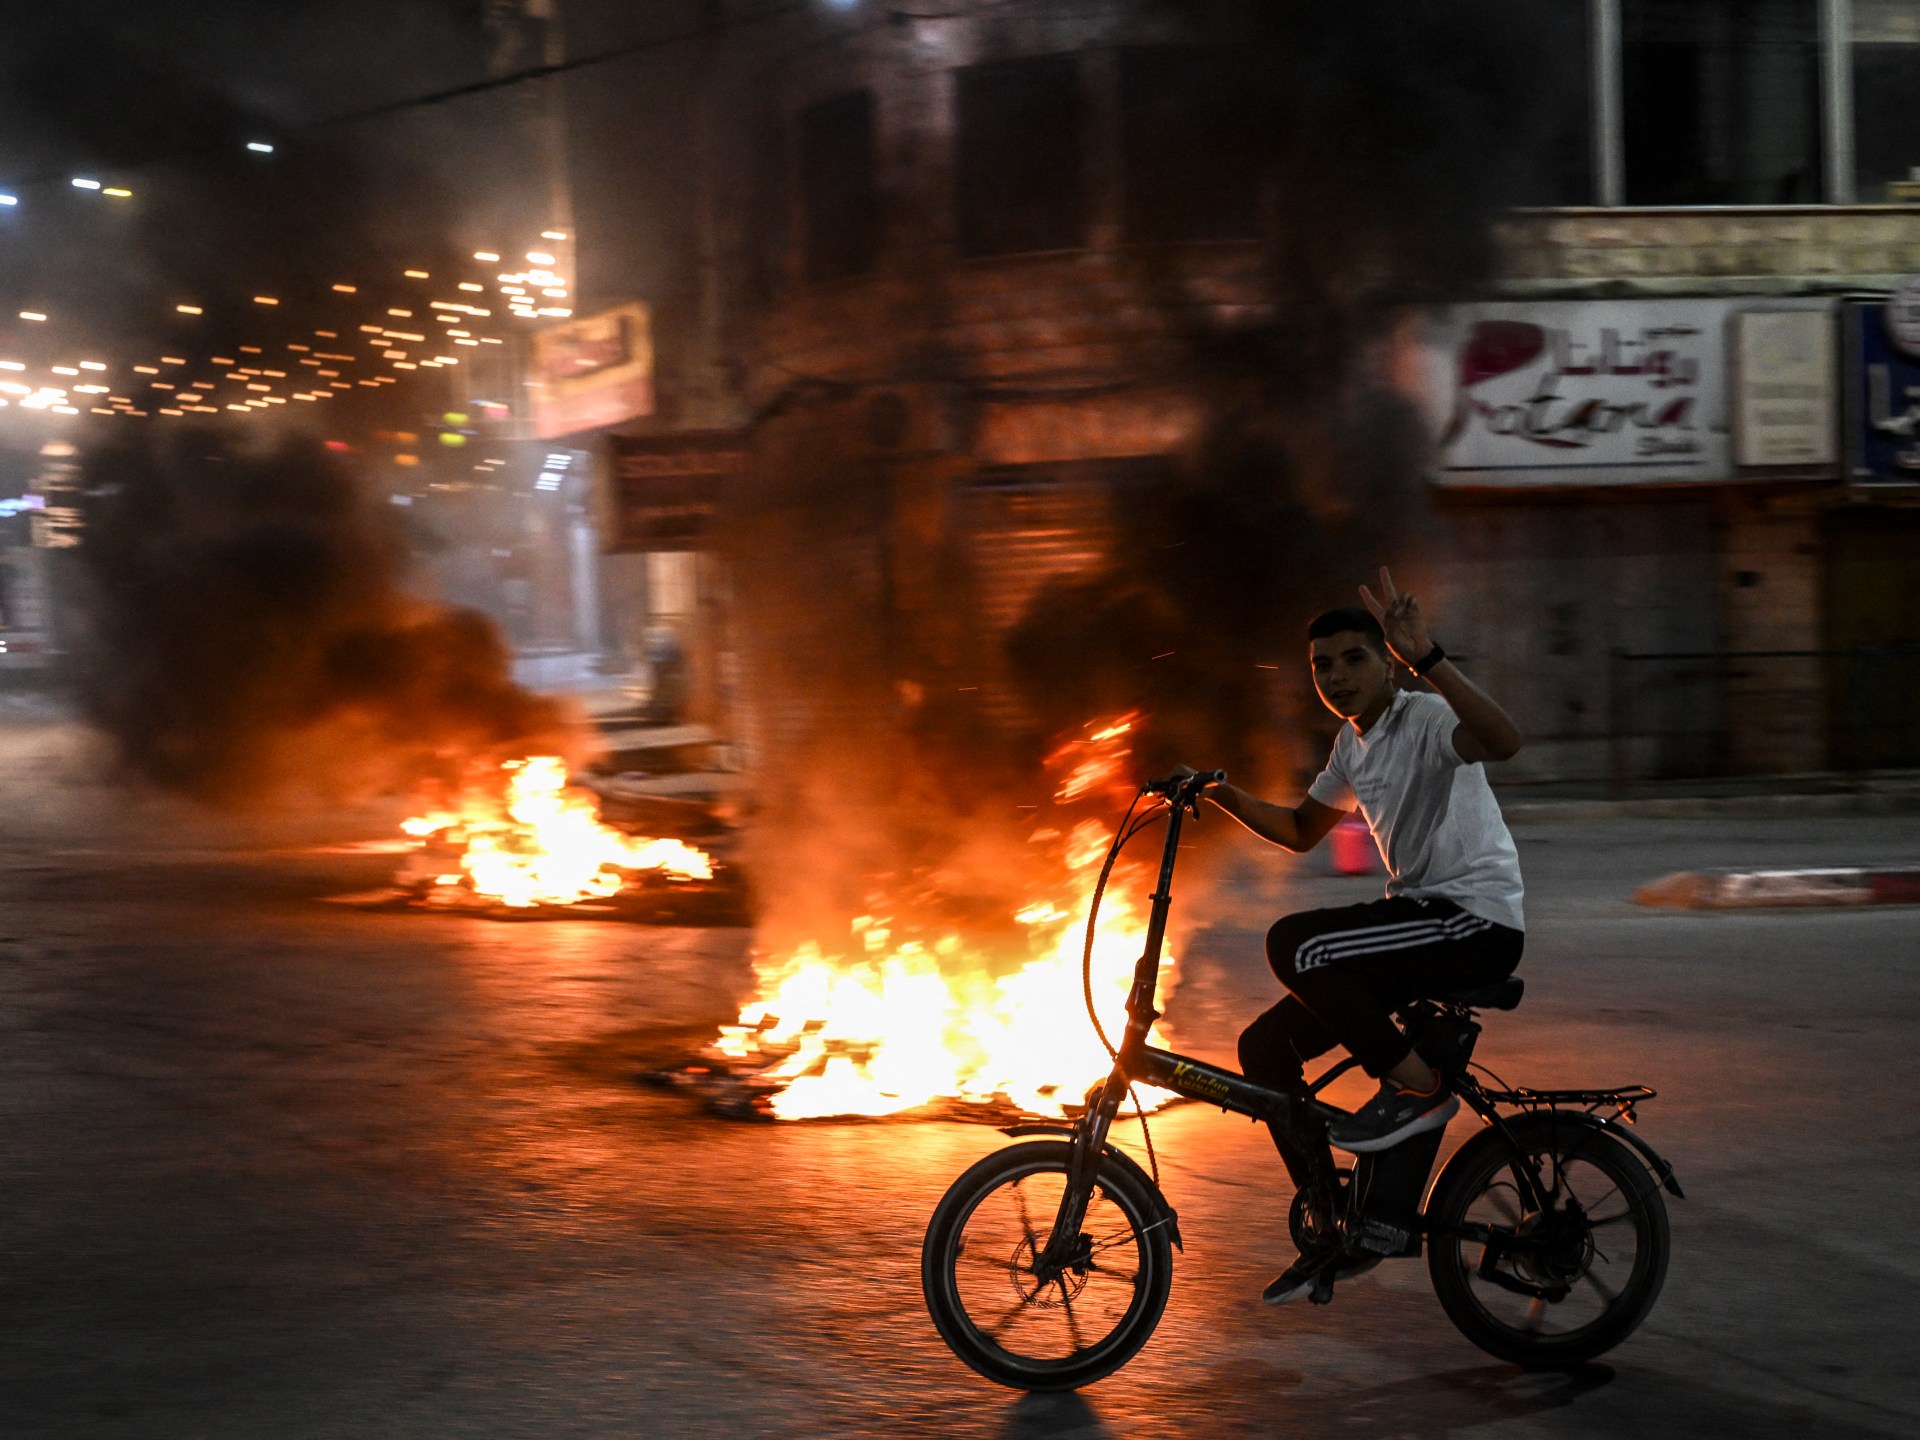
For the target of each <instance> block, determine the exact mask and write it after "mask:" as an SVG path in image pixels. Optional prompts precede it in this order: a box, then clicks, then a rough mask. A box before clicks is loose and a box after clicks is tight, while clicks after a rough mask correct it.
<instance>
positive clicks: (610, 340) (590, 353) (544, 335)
mask: <svg viewBox="0 0 1920 1440" xmlns="http://www.w3.org/2000/svg"><path fill="white" fill-rule="evenodd" d="M533 374H534V378H533V381H532V384H533V433H534V434H535V435H536V436H538V437H539V438H540V439H542V440H555V439H559V438H560V437H562V436H565V435H575V434H578V433H580V432H581V431H583V430H591V429H594V428H596V427H599V426H603V425H618V424H621V423H622V422H624V421H627V420H631V419H634V418H635V417H637V416H641V415H651V414H652V413H653V336H652V332H651V330H650V328H649V323H648V312H647V307H646V306H645V305H639V304H632V305H621V306H618V307H616V308H614V309H612V310H605V311H602V312H601V313H599V314H597V315H583V316H580V317H579V318H577V319H574V320H570V321H568V322H567V323H566V324H564V325H556V326H553V327H552V328H550V329H547V330H543V331H541V332H540V334H538V335H536V336H535V337H534V342H533Z"/></svg>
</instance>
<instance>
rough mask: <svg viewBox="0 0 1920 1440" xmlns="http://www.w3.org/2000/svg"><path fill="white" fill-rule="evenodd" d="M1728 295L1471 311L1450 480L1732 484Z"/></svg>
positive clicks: (1462, 340) (1455, 393) (1449, 455)
mask: <svg viewBox="0 0 1920 1440" xmlns="http://www.w3.org/2000/svg"><path fill="white" fill-rule="evenodd" d="M1731 308H1732V302H1730V301H1725V300H1606V301H1547V302H1541V303H1537V304H1520V303H1515V304H1499V305H1476V306H1472V307H1470V308H1469V309H1467V310H1465V311H1464V312H1462V313H1461V315H1460V317H1459V318H1460V319H1461V320H1462V321H1464V330H1463V333H1461V334H1460V336H1459V343H1458V345H1457V347H1456V348H1455V349H1454V351H1453V353H1452V357H1451V358H1452V364H1451V367H1450V368H1451V375H1450V376H1449V380H1450V388H1451V392H1452V399H1451V404H1450V408H1449V416H1448V419H1447V422H1446V428H1445V430H1444V432H1443V434H1442V450H1441V460H1440V480H1441V482H1442V483H1443V484H1455V485H1504V486H1529V485H1567V484H1585V485H1619V484H1630V483H1636V482H1648V481H1673V480H1724V479H1727V478H1728V477H1729V476H1730V475H1731V474H1732V471H1733V451H1732V446H1731V444H1730V441H1729V437H1728V419H1727V367H1726V359H1725V355H1726V343H1725V326H1726V318H1727V315H1728V313H1729V312H1730V310H1731Z"/></svg>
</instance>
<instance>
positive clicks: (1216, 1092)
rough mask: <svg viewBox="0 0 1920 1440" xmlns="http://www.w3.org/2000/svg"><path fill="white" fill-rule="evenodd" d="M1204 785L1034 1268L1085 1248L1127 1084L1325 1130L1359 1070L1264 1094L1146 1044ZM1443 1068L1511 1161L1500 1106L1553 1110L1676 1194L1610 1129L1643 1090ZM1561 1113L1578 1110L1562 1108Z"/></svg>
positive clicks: (1544, 1200)
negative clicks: (1513, 1080) (1502, 1086)
mask: <svg viewBox="0 0 1920 1440" xmlns="http://www.w3.org/2000/svg"><path fill="white" fill-rule="evenodd" d="M1207 778H1208V777H1203V776H1195V777H1192V779H1191V780H1189V781H1188V782H1187V783H1186V784H1183V785H1178V786H1175V787H1173V789H1172V793H1170V794H1168V795H1167V796H1166V797H1165V798H1166V800H1167V805H1168V817H1167V833H1166V840H1165V844H1164V846H1163V848H1162V850H1161V856H1160V873H1159V879H1158V883H1157V884H1156V885H1155V887H1154V890H1153V894H1152V897H1151V901H1152V905H1151V909H1150V911H1149V913H1148V920H1147V934H1146V942H1145V944H1144V946H1143V947H1142V949H1141V954H1140V958H1139V960H1138V961H1137V962H1135V965H1134V972H1133V984H1132V986H1131V988H1130V989H1129V991H1128V994H1127V1006H1126V1011H1127V1025H1126V1029H1125V1031H1124V1032H1123V1034H1122V1037H1121V1040H1120V1044H1119V1047H1118V1048H1117V1050H1116V1052H1115V1055H1114V1066H1113V1070H1112V1071H1111V1073H1110V1074H1109V1075H1108V1077H1107V1079H1106V1080H1105V1081H1104V1082H1103V1083H1102V1084H1101V1085H1100V1087H1099V1089H1098V1090H1097V1091H1096V1092H1094V1093H1093V1094H1092V1095H1090V1097H1089V1101H1090V1103H1089V1104H1088V1106H1087V1109H1086V1111H1085V1113H1084V1114H1083V1115H1082V1116H1081V1117H1080V1119H1079V1120H1078V1121H1077V1122H1076V1123H1075V1124H1074V1126H1073V1128H1072V1136H1073V1158H1072V1161H1071V1166H1070V1171H1069V1176H1068V1184H1067V1186H1066V1189H1065V1192H1064V1193H1063V1194H1062V1196H1061V1198H1060V1207H1059V1211H1058V1213H1057V1215H1056V1217H1055V1221H1054V1227H1053V1230H1052V1232H1051V1234H1050V1235H1049V1236H1048V1239H1047V1244H1046V1246H1045V1248H1044V1249H1043V1250H1042V1252H1041V1253H1040V1254H1039V1255H1038V1256H1036V1257H1035V1269H1036V1270H1046V1269H1054V1270H1057V1269H1060V1268H1063V1267H1065V1266H1067V1265H1070V1264H1072V1263H1073V1261H1074V1259H1075V1258H1076V1254H1077V1252H1078V1251H1079V1250H1080V1249H1081V1248H1082V1247H1083V1246H1084V1244H1085V1241H1084V1239H1083V1237H1082V1236H1081V1234H1080V1227H1081V1223H1082V1222H1083V1221H1084V1219H1085V1218H1086V1208H1087V1205H1088V1202H1089V1201H1090V1199H1091V1198H1092V1194H1093V1184H1094V1177H1095V1174H1096V1172H1097V1171H1098V1168H1099V1165H1100V1161H1101V1157H1102V1155H1103V1154H1105V1153H1106V1152H1107V1150H1108V1146H1107V1136H1108V1132H1109V1131H1110V1130H1111V1128H1112V1126H1113V1122H1114V1120H1115V1119H1116V1118H1117V1117H1118V1115H1119V1113H1120V1106H1121V1104H1122V1102H1123V1101H1124V1100H1125V1099H1126V1097H1127V1095H1128V1093H1129V1089H1130V1087H1131V1086H1132V1085H1133V1084H1135V1083H1145V1084H1149V1085H1156V1086H1159V1087H1160V1088H1162V1089H1165V1090H1171V1091H1173V1092H1174V1093H1175V1094H1177V1095H1182V1096H1185V1097H1187V1098H1188V1099H1191V1100H1199V1101H1203V1102H1205V1103H1206V1104H1209V1105H1216V1106H1218V1107H1219V1108H1220V1109H1222V1110H1224V1111H1231V1112H1232V1113H1234V1114H1237V1115H1246V1116H1249V1117H1251V1118H1253V1119H1255V1120H1262V1121H1266V1122H1268V1123H1270V1124H1274V1125H1279V1126H1282V1127H1286V1128H1290V1129H1295V1130H1305V1129H1307V1128H1309V1127H1310V1126H1311V1124H1312V1123H1313V1122H1315V1121H1318V1122H1320V1123H1325V1122H1327V1121H1330V1120H1332V1119H1335V1118H1337V1117H1340V1116H1343V1115H1345V1114H1346V1113H1347V1112H1345V1111H1343V1110H1340V1109H1339V1108H1337V1107H1335V1106H1333V1105H1329V1104H1327V1103H1326V1102H1324V1101H1322V1100H1320V1099H1319V1098H1318V1095H1319V1092H1320V1091H1321V1090H1323V1089H1325V1088H1326V1087H1327V1086H1328V1085H1329V1084H1331V1083H1332V1082H1333V1081H1334V1080H1335V1079H1337V1078H1338V1077H1340V1076H1341V1075H1344V1074H1346V1073H1347V1072H1348V1071H1349V1070H1351V1069H1353V1068H1354V1067H1355V1066H1356V1065H1357V1064H1358V1063H1359V1062H1358V1061H1357V1060H1355V1059H1353V1058H1351V1057H1349V1058H1347V1059H1345V1060H1341V1061H1339V1062H1337V1063H1336V1064H1334V1065H1332V1066H1330V1067H1329V1068H1328V1069H1327V1070H1326V1071H1325V1072H1324V1073H1323V1074H1321V1075H1320V1076H1319V1077H1318V1078H1317V1079H1315V1080H1313V1081H1312V1082H1311V1083H1310V1084H1309V1085H1308V1086H1307V1088H1306V1090H1305V1092H1304V1093H1302V1092H1298V1091H1290V1090H1273V1089H1269V1088H1268V1087H1266V1086H1264V1085H1259V1084H1256V1083H1254V1082H1253V1081H1251V1080H1249V1079H1247V1077H1246V1076H1244V1075H1242V1074H1239V1073H1238V1072H1236V1071H1232V1070H1226V1069H1222V1068H1221V1067H1220V1066H1217V1065H1211V1064H1208V1063H1207V1062H1206V1061H1204V1060H1196V1059H1194V1058H1192V1057H1190V1056H1185V1055H1177V1054H1175V1053H1173V1052H1172V1051H1170V1050H1162V1049H1159V1048H1158V1047H1156V1046H1152V1045H1149V1044H1147V1034H1148V1032H1149V1031H1150V1030H1151V1029H1152V1027H1153V1023H1154V1022H1155V1021H1156V1020H1158V1019H1159V1018H1160V1011H1159V1010H1158V1009H1157V1008H1156V1007H1155V1005H1154V999H1155V995H1156V992H1157V990H1158V988H1159V980H1160V962H1161V957H1162V952H1163V950H1164V947H1165V944H1166V933H1167V919H1168V916H1169V915H1170V914H1171V913H1172V909H1173V871H1174V863H1175V861H1176V860H1177V859H1178V857H1179V851H1180V834H1181V830H1182V827H1183V826H1184V824H1185V821H1186V817H1187V815H1188V813H1189V812H1191V813H1193V814H1195V815H1197V814H1198V813H1199V798H1200V794H1201V792H1202V790H1204V788H1205V784H1206V780H1207ZM1434 1003H1438V1002H1434ZM1445 1068H1446V1071H1447V1076H1448V1079H1449V1081H1450V1083H1452V1085H1453V1088H1454V1090H1455V1093H1456V1094H1458V1095H1459V1096H1460V1098H1461V1100H1462V1101H1463V1102H1465V1104H1466V1105H1467V1107H1468V1108H1469V1109H1471V1110H1472V1111H1473V1112H1474V1113H1475V1114H1477V1115H1478V1116H1479V1117H1480V1118H1481V1119H1482V1120H1483V1121H1485V1122H1486V1123H1487V1124H1488V1125H1490V1126H1492V1127H1493V1128H1495V1129H1496V1130H1498V1131H1499V1132H1500V1134H1501V1135H1502V1136H1503V1137H1504V1138H1505V1139H1506V1141H1507V1143H1508V1144H1509V1146H1511V1147H1512V1149H1513V1151H1514V1153H1515V1154H1516V1155H1519V1154H1520V1153H1521V1147H1520V1145H1519V1142H1518V1141H1517V1140H1516V1139H1515V1138H1514V1136H1513V1135H1512V1133H1511V1132H1510V1131H1509V1129H1508V1127H1507V1124H1506V1121H1505V1119H1504V1118H1503V1117H1502V1116H1501V1115H1500V1113H1499V1110H1498V1108H1497V1107H1498V1106H1499V1105H1500V1104H1510V1105H1514V1106H1517V1107H1518V1108H1520V1109H1522V1110H1536V1109H1552V1110H1555V1111H1556V1112H1557V1113H1567V1114H1569V1118H1570V1119H1572V1120H1574V1121H1575V1122H1576V1123H1581V1124H1585V1125H1591V1126H1593V1127H1595V1128H1604V1129H1606V1130H1608V1131H1609V1132H1610V1133H1613V1134H1616V1135H1619V1136H1620V1137H1621V1138H1622V1139H1623V1140H1625V1141H1626V1142H1627V1143H1629V1144H1631V1145H1632V1146H1633V1147H1634V1148H1635V1149H1636V1150H1638V1151H1640V1152H1641V1154H1642V1155H1643V1156H1644V1157H1645V1158H1646V1160H1647V1161H1648V1163H1649V1165H1650V1166H1651V1168H1652V1169H1653V1172H1654V1175H1655V1177H1656V1178H1657V1179H1658V1180H1659V1181H1660V1182H1661V1184H1662V1185H1663V1186H1664V1187H1665V1188H1666V1189H1668V1190H1669V1191H1670V1192H1671V1193H1673V1194H1674V1195H1676V1196H1677V1195H1679V1194H1680V1193H1681V1191H1680V1188H1679V1184H1678V1182H1677V1181H1676V1180H1675V1179H1674V1176H1673V1167H1672V1166H1671V1165H1669V1164H1668V1163H1667V1162H1666V1161H1665V1160H1664V1159H1662V1158H1661V1157H1660V1156H1659V1155H1658V1154H1656V1153H1655V1152H1654V1151H1653V1149H1652V1148H1651V1147H1650V1146H1648V1145H1647V1144H1646V1143H1645V1142H1644V1141H1642V1140H1641V1139H1640V1138H1639V1136H1637V1135H1634V1134H1631V1133H1630V1132H1627V1131H1624V1130H1623V1129H1622V1128H1621V1127H1620V1126H1619V1125H1618V1124H1616V1123H1615V1122H1616V1121H1618V1120H1624V1121H1626V1122H1627V1123H1629V1124H1630V1123H1631V1122H1632V1120H1633V1106H1634V1105H1635V1103H1637V1102H1638V1101H1639V1100H1643V1099H1649V1098H1651V1097H1652V1095H1653V1092H1652V1091H1651V1090H1648V1089H1646V1088H1645V1087H1644V1086H1630V1087H1626V1088H1624V1089H1620V1090H1587V1091H1545V1090H1541V1091H1534V1090H1519V1091H1506V1090H1493V1091H1490V1090H1488V1089H1487V1088H1486V1087H1484V1086H1482V1085H1481V1084H1480V1083H1479V1081H1478V1080H1477V1079H1476V1078H1475V1077H1474V1076H1472V1075H1471V1074H1469V1073H1468V1072H1467V1070H1466V1067H1465V1065H1464V1064H1461V1065H1455V1066H1448V1067H1445ZM1562 1106H1568V1107H1578V1108H1575V1109H1570V1110H1569V1111H1561V1109H1560V1107H1562ZM1605 1106H1612V1107H1614V1113H1613V1114H1612V1115H1609V1116H1601V1115H1600V1114H1598V1113H1597V1112H1598V1110H1599V1109H1600V1108H1602V1107H1605ZM1324 1148H1325V1147H1324V1146H1321V1147H1319V1148H1318V1149H1317V1150H1316V1151H1315V1152H1314V1153H1315V1154H1316V1156H1317V1155H1318V1154H1320V1153H1322V1152H1324ZM1516 1175H1517V1177H1518V1179H1519V1182H1520V1183H1521V1184H1522V1185H1524V1186H1525V1187H1526V1188H1527V1189H1528V1190H1529V1192H1531V1193H1530V1194H1529V1197H1528V1198H1529V1200H1530V1201H1531V1202H1532V1203H1534V1204H1535V1205H1536V1206H1539V1207H1542V1208H1544V1207H1546V1206H1547V1204H1548V1197H1547V1195H1546V1192H1545V1190H1544V1188H1543V1187H1542V1185H1541V1183H1540V1181H1539V1178H1538V1177H1537V1176H1535V1175H1534V1173H1533V1171H1532V1169H1531V1167H1528V1166H1517V1167H1516ZM1333 1178H1334V1177H1333V1175H1332V1173H1331V1168H1330V1166H1329V1167H1328V1168H1327V1173H1326V1174H1325V1175H1323V1176H1321V1177H1319V1183H1324V1184H1327V1185H1331V1184H1332V1183H1333ZM1171 1213H1172V1212H1171V1211H1169V1215H1171ZM1416 1227H1417V1229H1418V1230H1420V1231H1421V1232H1423V1233H1425V1232H1426V1226H1425V1223H1424V1221H1416Z"/></svg>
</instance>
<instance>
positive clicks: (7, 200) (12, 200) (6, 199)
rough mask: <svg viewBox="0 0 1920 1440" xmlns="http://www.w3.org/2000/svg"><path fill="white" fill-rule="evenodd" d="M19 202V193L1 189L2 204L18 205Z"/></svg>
mask: <svg viewBox="0 0 1920 1440" xmlns="http://www.w3.org/2000/svg"><path fill="white" fill-rule="evenodd" d="M19 203H20V197H19V196H18V195H9V194H7V193H6V192H5V191H4V190H0V205H18V204H19Z"/></svg>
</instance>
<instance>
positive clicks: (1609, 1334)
mask: <svg viewBox="0 0 1920 1440" xmlns="http://www.w3.org/2000/svg"><path fill="white" fill-rule="evenodd" d="M1507 1128H1508V1130H1509V1131H1510V1132H1511V1133H1512V1134H1513V1137H1514V1139H1515V1140H1516V1141H1517V1142H1518V1144H1519V1153H1518V1154H1516V1153H1515V1150H1514V1148H1513V1147H1512V1146H1511V1145H1509V1144H1508V1143H1507V1142H1506V1140H1505V1139H1504V1138H1503V1137H1502V1136H1501V1134H1500V1133H1499V1132H1498V1131H1497V1130H1485V1131H1482V1132H1481V1133H1480V1134H1479V1135H1477V1136H1475V1137H1474V1138H1473V1139H1472V1140H1470V1141H1468V1142H1467V1144H1466V1145H1465V1146H1463V1147H1462V1148H1461V1151H1460V1153H1459V1154H1458V1155H1457V1156H1455V1157H1454V1159H1453V1160H1452V1161H1451V1162H1450V1163H1449V1164H1448V1166H1447V1168H1446V1170H1445V1171H1444V1172H1443V1173H1442V1174H1441V1176H1440V1180H1439V1183H1438V1184H1437V1185H1435V1187H1434V1194H1433V1199H1432V1201H1431V1202H1430V1203H1429V1205H1428V1207H1427V1229H1428V1248H1427V1267H1428V1270H1429V1272H1430V1273H1431V1274H1432V1276H1433V1288H1434V1293H1435V1294H1436V1295H1438V1296H1439V1297H1440V1304H1441V1306H1442V1307H1443V1308H1444V1309H1445V1310H1446V1312H1447V1316H1448V1318H1449V1319H1451V1320H1452V1321H1453V1323H1454V1324H1455V1325H1456V1326H1458V1327H1459V1329H1460V1332H1461V1333H1462V1334H1463V1335H1465V1336H1466V1337H1467V1338H1468V1339H1469V1340H1471V1341H1473V1343H1474V1344H1476V1345H1478V1346H1479V1347H1480V1348H1481V1349H1482V1350H1485V1351H1486V1352H1488V1353H1489V1354H1491V1355H1497V1356H1498V1357H1499V1358H1500V1359H1502V1360H1509V1361H1512V1362H1513V1363H1514V1364H1516V1365H1524V1366H1528V1367H1530V1368H1535V1369H1552V1368H1556V1367H1564V1366H1568V1365H1577V1364H1581V1363H1583V1362H1584V1361H1587V1360H1591V1359H1593V1358H1594V1357H1595V1356H1596V1355H1601V1354H1604V1353H1605V1352H1606V1351H1608V1350H1611V1349H1612V1348H1613V1347H1614V1346H1615V1345H1618V1344H1619V1343H1620V1342H1621V1341H1622V1340H1624V1339H1626V1338H1627V1336H1629V1335H1631V1334H1632V1333H1633V1332H1634V1330H1635V1329H1636V1328H1637V1327H1638V1326H1639V1324H1640V1322H1641V1321H1642V1320H1643V1319H1645V1318H1646V1315H1647V1312H1648V1311H1649V1310H1651V1309H1652V1308H1653V1303H1654V1301H1655V1300H1657V1299H1658V1298H1659V1296H1660V1287H1661V1285H1662V1283H1663V1282H1664V1281H1665V1280H1666V1275H1667V1259H1668V1255H1669V1252H1670V1250H1671V1238H1670V1231H1669V1229H1668V1224H1667V1206H1666V1202H1665V1201H1664V1200H1663V1199H1661V1197H1660V1186H1659V1182H1658V1181H1656V1180H1655V1179H1654V1177H1653V1176H1652V1175H1651V1174H1650V1173H1649V1172H1648V1170H1647V1167H1646V1166H1645V1165H1643V1164H1641V1163H1640V1160H1639V1158H1638V1157H1637V1156H1636V1155H1634V1153H1633V1152H1632V1151H1631V1150H1629V1149H1628V1148H1627V1147H1626V1146H1625V1145H1623V1144H1621V1143H1620V1141H1618V1140H1616V1139H1615V1138H1614V1137H1613V1136H1611V1135H1608V1134H1607V1133H1606V1132H1605V1131H1603V1130H1600V1129H1599V1128H1597V1127H1596V1126H1593V1125H1591V1124H1586V1123H1581V1122H1578V1121H1573V1120H1569V1119H1565V1118H1562V1117H1557V1116H1554V1115H1551V1114H1544V1113H1536V1114H1532V1115H1522V1116H1520V1117H1518V1118H1517V1119H1515V1120H1513V1121H1511V1122H1509V1124H1508V1127H1507ZM1523 1167H1524V1169H1525V1170H1527V1171H1530V1172H1531V1173H1532V1175H1533V1176H1535V1177H1536V1179H1537V1181H1538V1186H1539V1190H1540V1191H1541V1192H1542V1193H1544V1194H1545V1196H1546V1197H1547V1204H1546V1206H1545V1207H1544V1208H1543V1207H1542V1206H1540V1205H1539V1204H1538V1203H1537V1202H1536V1201H1535V1200H1534V1199H1533V1198H1531V1195H1530V1193H1529V1188H1528V1186H1527V1185H1525V1184H1524V1183H1523V1181H1522V1169H1523Z"/></svg>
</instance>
